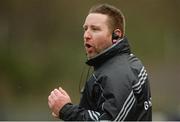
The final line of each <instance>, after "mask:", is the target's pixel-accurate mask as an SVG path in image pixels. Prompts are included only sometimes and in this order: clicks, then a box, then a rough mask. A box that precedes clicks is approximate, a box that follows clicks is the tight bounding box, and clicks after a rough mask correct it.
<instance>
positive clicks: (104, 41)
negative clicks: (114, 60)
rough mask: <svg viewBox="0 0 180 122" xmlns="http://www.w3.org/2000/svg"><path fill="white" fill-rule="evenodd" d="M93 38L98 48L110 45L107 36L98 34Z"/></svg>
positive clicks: (101, 48) (110, 42)
mask: <svg viewBox="0 0 180 122" xmlns="http://www.w3.org/2000/svg"><path fill="white" fill-rule="evenodd" d="M95 40H96V43H95V46H96V48H97V49H99V50H103V49H105V48H107V47H109V46H111V45H112V41H111V39H110V37H109V36H98V37H97V38H95Z"/></svg>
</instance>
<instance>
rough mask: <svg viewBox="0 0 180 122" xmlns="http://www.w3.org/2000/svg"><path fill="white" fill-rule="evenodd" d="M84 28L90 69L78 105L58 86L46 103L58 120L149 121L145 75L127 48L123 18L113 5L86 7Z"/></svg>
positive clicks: (150, 116)
mask: <svg viewBox="0 0 180 122" xmlns="http://www.w3.org/2000/svg"><path fill="white" fill-rule="evenodd" d="M83 28H84V46H85V49H86V53H87V58H88V60H87V62H86V63H87V64H88V65H89V66H93V67H94V72H93V74H92V75H91V77H90V79H89V80H88V81H87V82H86V84H85V88H84V91H83V93H82V98H81V101H80V104H79V105H73V104H72V102H71V99H70V97H69V95H68V94H67V93H66V91H64V90H63V89H62V88H59V89H54V90H53V91H52V92H51V94H50V95H49V97H48V104H49V107H50V109H51V110H52V114H53V116H54V117H58V118H60V119H62V120H85V121H86V120H95V121H96V120H115V121H123V120H144V121H145V120H152V103H151V94H150V87H149V82H148V76H147V73H146V70H145V68H144V66H143V65H142V63H141V61H140V60H139V59H138V58H136V57H135V56H134V55H133V54H132V53H131V51H130V47H129V44H128V40H127V38H126V37H125V19H124V16H123V14H122V12H121V11H120V10H119V9H117V8H115V7H114V6H111V5H108V4H101V5H98V6H94V7H92V8H91V9H90V11H89V14H88V16H87V17H86V20H85V23H84V25H83Z"/></svg>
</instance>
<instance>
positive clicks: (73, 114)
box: [59, 103, 110, 121]
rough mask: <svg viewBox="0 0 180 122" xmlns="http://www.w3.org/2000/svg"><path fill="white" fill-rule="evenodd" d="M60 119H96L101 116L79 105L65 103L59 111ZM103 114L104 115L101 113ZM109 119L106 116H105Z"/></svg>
mask: <svg viewBox="0 0 180 122" xmlns="http://www.w3.org/2000/svg"><path fill="white" fill-rule="evenodd" d="M59 115H60V119H62V120H65V121H70V120H73V121H74V120H76V121H98V120H100V117H101V116H102V115H101V114H100V113H99V112H97V111H93V110H85V109H84V108H82V107H80V106H79V105H73V104H70V103H68V104H66V105H65V106H64V107H63V108H62V109H61V111H60V112H59ZM103 116H104V115H103ZM105 117H106V118H104V119H106V120H109V119H110V118H108V116H105Z"/></svg>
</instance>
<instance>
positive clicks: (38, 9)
mask: <svg viewBox="0 0 180 122" xmlns="http://www.w3.org/2000/svg"><path fill="white" fill-rule="evenodd" d="M97 3H109V4H112V5H115V6H116V7H118V8H120V9H121V10H122V11H123V12H124V15H125V17H126V24H127V25H126V35H127V37H128V39H129V42H130V45H131V48H132V51H133V52H134V54H136V55H137V57H139V58H140V59H141V60H142V62H143V63H144V65H145V66H146V69H147V71H148V73H149V77H150V83H151V91H152V101H153V120H180V118H179V117H180V95H179V93H180V88H179V87H180V83H179V82H180V56H179V52H180V14H179V13H180V1H179V0H138V1H133V0H131V1H130V0H112V1H109V0H74V1H70V0H1V1H0V120H56V119H54V118H53V117H52V116H51V112H50V110H49V108H48V105H47V97H48V95H49V94H50V92H51V90H53V89H54V88H58V87H59V86H61V87H63V88H64V89H65V90H66V91H67V92H68V93H69V94H70V96H71V99H72V101H73V103H75V104H78V102H79V99H80V93H79V83H80V76H81V73H82V72H85V71H86V69H87V68H88V67H87V66H86V65H85V61H86V56H85V52H84V48H83V38H82V37H83V28H82V25H83V23H84V19H85V18H86V16H87V13H88V10H89V8H90V7H91V6H92V5H94V4H97ZM83 67H85V70H84V71H83ZM84 74H86V73H84ZM83 79H85V78H83Z"/></svg>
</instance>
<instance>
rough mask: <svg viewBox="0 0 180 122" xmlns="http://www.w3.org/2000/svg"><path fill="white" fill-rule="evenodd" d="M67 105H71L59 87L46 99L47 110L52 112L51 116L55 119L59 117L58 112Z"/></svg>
mask: <svg viewBox="0 0 180 122" xmlns="http://www.w3.org/2000/svg"><path fill="white" fill-rule="evenodd" d="M67 103H71V99H70V97H69V95H68V94H67V93H66V91H65V90H63V89H62V88H61V87H59V89H54V90H53V91H52V92H51V94H50V95H49V97H48V105H49V108H50V109H51V110H52V115H53V116H54V117H56V118H58V117H59V111H60V110H61V109H62V107H63V106H64V105H65V104H67Z"/></svg>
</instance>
